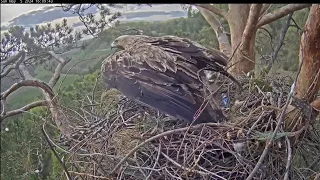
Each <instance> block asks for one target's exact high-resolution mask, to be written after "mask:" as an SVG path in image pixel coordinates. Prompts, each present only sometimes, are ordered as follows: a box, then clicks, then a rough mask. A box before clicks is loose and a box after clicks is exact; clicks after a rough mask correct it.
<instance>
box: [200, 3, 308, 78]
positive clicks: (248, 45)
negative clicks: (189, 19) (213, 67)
mask: <svg viewBox="0 0 320 180" xmlns="http://www.w3.org/2000/svg"><path fill="white" fill-rule="evenodd" d="M196 6H197V8H198V9H199V11H200V12H201V14H202V15H203V16H204V17H205V19H206V20H207V21H208V23H209V24H210V26H211V27H212V28H213V29H214V31H215V32H216V35H217V37H218V41H219V46H220V50H221V51H222V52H225V53H226V54H227V55H228V56H229V57H230V55H231V54H233V52H234V51H235V50H237V51H236V52H235V53H234V55H233V57H232V59H231V60H230V61H229V66H230V68H229V72H230V73H231V74H233V75H241V74H243V73H247V72H249V71H251V70H253V69H254V67H255V52H254V50H255V48H254V47H255V37H256V32H257V29H258V28H259V27H261V26H263V25H266V24H269V23H271V22H273V21H275V20H277V19H279V18H282V17H284V16H286V15H288V14H290V13H292V12H294V11H298V10H301V9H303V8H306V7H309V6H311V4H289V5H286V6H284V7H282V8H280V9H278V10H275V11H274V12H270V13H267V11H268V10H269V8H270V5H268V4H264V5H262V4H254V5H252V6H251V5H250V4H229V11H228V12H227V13H226V12H225V11H224V10H221V9H218V8H216V7H214V6H213V5H210V4H201V5H200V4H198V5H196ZM250 7H251V8H250ZM214 14H216V15H219V16H222V17H224V18H226V19H227V21H228V23H229V27H230V33H231V45H230V43H229V44H228V43H226V42H227V41H226V40H225V39H227V38H226V37H227V36H226V34H225V33H221V32H224V30H223V29H221V28H220V27H222V26H221V23H220V22H219V21H218V20H217V18H216V17H215V16H214ZM249 19H250V21H249ZM247 23H249V24H247ZM245 29H247V33H246V34H244V31H245ZM230 46H231V48H229V47H230Z"/></svg>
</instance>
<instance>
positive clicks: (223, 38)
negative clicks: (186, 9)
mask: <svg viewBox="0 0 320 180" xmlns="http://www.w3.org/2000/svg"><path fill="white" fill-rule="evenodd" d="M197 8H198V9H199V11H200V13H201V14H202V15H203V17H204V18H205V19H206V21H207V22H208V23H209V24H210V26H211V28H212V29H213V30H214V31H215V33H216V36H217V39H218V42H219V48H220V51H221V52H223V53H224V54H226V55H227V56H228V57H230V55H231V52H232V50H231V44H230V42H229V39H228V36H227V34H226V32H225V30H224V28H223V26H222V25H221V23H220V21H219V20H218V19H217V18H216V17H215V16H214V14H213V13H212V12H210V11H208V10H206V9H204V8H202V7H199V6H197Z"/></svg>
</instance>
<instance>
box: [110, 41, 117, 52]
mask: <svg viewBox="0 0 320 180" xmlns="http://www.w3.org/2000/svg"><path fill="white" fill-rule="evenodd" d="M110 46H111V50H112V49H113V48H117V45H116V43H114V41H113V42H112V43H111V45H110Z"/></svg>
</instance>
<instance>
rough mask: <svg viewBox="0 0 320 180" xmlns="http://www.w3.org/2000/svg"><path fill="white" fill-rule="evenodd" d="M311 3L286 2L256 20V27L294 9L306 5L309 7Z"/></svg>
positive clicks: (302, 7) (299, 8)
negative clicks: (286, 3) (284, 4)
mask: <svg viewBox="0 0 320 180" xmlns="http://www.w3.org/2000/svg"><path fill="white" fill-rule="evenodd" d="M310 6H311V4H288V5H286V6H284V7H282V8H280V9H278V10H275V11H274V12H272V13H268V14H266V15H264V16H263V17H262V18H261V19H260V20H259V22H258V25H257V27H261V26H263V25H266V24H269V23H271V22H272V21H275V20H277V19H280V18H282V17H284V16H286V15H288V14H290V13H292V12H294V11H298V10H301V9H304V8H306V7H310Z"/></svg>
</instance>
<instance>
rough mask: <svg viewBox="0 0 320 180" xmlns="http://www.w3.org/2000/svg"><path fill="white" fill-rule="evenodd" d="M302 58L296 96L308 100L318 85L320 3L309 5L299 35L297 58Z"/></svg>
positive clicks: (319, 69) (319, 82) (319, 65)
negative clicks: (307, 14)
mask: <svg viewBox="0 0 320 180" xmlns="http://www.w3.org/2000/svg"><path fill="white" fill-rule="evenodd" d="M302 58H304V62H303V66H302V69H301V72H300V76H299V78H298V80H297V89H296V91H295V92H296V97H298V98H301V99H304V100H306V101H308V102H310V103H311V102H312V101H313V100H315V94H316V93H317V92H318V91H319V87H320V79H319V78H320V5H319V4H314V5H313V6H312V7H311V10H310V14H309V17H308V20H307V22H306V24H305V27H304V33H303V35H302V37H301V45H300V54H299V60H300V62H301V59H302Z"/></svg>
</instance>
